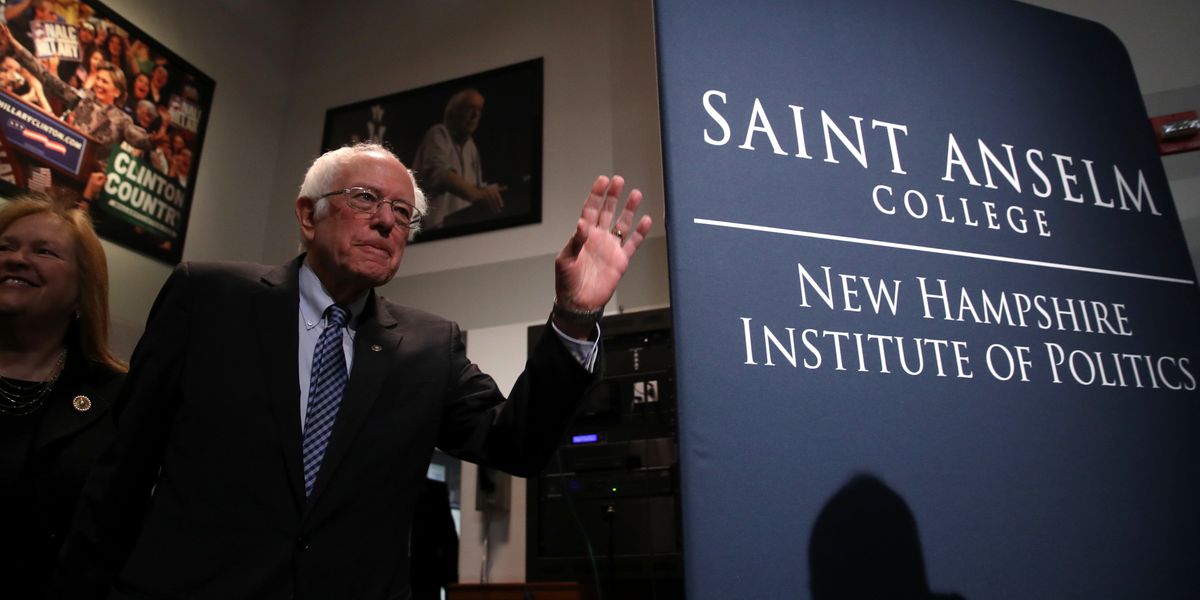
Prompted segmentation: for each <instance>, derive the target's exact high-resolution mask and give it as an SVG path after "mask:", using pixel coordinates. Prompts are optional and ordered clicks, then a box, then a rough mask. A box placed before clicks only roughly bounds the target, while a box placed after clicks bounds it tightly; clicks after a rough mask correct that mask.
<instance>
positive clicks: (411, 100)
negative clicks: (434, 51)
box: [321, 58, 542, 242]
mask: <svg viewBox="0 0 1200 600" xmlns="http://www.w3.org/2000/svg"><path fill="white" fill-rule="evenodd" d="M485 107H486V109H485ZM365 141H373V142H377V143H381V144H384V145H385V146H387V147H388V148H390V149H391V150H392V151H393V152H395V153H396V155H397V156H399V157H400V160H401V161H403V162H404V164H406V165H408V166H409V168H411V169H413V171H414V172H415V173H416V176H417V182H418V184H419V185H420V186H421V189H423V190H424V191H425V197H426V198H427V199H428V201H429V210H428V214H427V215H425V219H424V221H423V222H422V225H421V232H420V233H419V234H417V236H416V238H415V239H414V241H415V242H422V241H426V240H437V239H445V238H451V237H456V236H460V235H467V234H472V233H479V232H482V231H492V230H496V229H503V228H506V227H514V226H517V225H526V224H529V223H540V222H541V220H542V59H540V58H539V59H535V60H530V61H526V62H523V63H518V64H515V65H510V66H507V67H502V68H499V69H493V70H491V71H485V72H483V73H477V74H475V75H468V76H466V77H459V78H458V79H452V80H449V81H443V82H441V83H436V84H433V85H429V86H425V87H422V88H418V89H414V90H408V91H404V92H398V93H395V94H391V95H388V96H383V97H380V98H372V99H370V100H363V101H361V102H355V103H354V104H348V105H346V106H339V107H337V108H332V109H330V110H329V111H328V112H327V113H326V114H325V133H324V136H323V139H322V141H321V148H322V150H323V151H324V150H332V149H334V148H337V147H339V146H343V145H346V144H351V143H356V142H365Z"/></svg>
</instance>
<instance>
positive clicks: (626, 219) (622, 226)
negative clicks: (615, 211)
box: [613, 189, 642, 237]
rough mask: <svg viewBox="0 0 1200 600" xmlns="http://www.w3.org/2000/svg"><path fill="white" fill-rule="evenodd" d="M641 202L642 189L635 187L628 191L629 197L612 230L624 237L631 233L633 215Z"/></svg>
mask: <svg viewBox="0 0 1200 600" xmlns="http://www.w3.org/2000/svg"><path fill="white" fill-rule="evenodd" d="M641 204H642V191H641V190H636V189H635V190H633V191H632V192H629V198H628V199H627V200H626V201H625V208H624V209H622V210H621V216H620V217H618V218H617V222H616V224H615V225H614V226H613V230H614V231H620V232H621V233H622V234H623V235H625V236H626V237H628V236H629V234H631V233H633V217H634V216H635V215H637V209H638V206H641Z"/></svg>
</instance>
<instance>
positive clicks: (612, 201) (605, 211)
mask: <svg viewBox="0 0 1200 600" xmlns="http://www.w3.org/2000/svg"><path fill="white" fill-rule="evenodd" d="M624 187H625V178H624V177H621V176H620V175H613V178H612V181H610V182H609V184H608V191H607V192H605V194H604V207H603V208H602V209H601V210H600V218H599V219H597V220H596V225H597V226H598V227H600V228H601V229H608V228H609V227H612V223H613V213H615V212H616V211H617V203H618V202H619V201H620V200H621V189H622V188H624Z"/></svg>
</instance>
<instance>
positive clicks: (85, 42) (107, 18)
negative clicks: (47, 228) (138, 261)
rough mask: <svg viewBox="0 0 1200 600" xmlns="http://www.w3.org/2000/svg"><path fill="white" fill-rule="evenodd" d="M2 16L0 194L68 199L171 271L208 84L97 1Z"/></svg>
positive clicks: (104, 230)
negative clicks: (5, 21) (28, 193)
mask: <svg viewBox="0 0 1200 600" xmlns="http://www.w3.org/2000/svg"><path fill="white" fill-rule="evenodd" d="M9 4H12V3H9ZM8 17H9V18H8V21H7V23H6V24H5V26H6V28H7V30H8V31H9V34H7V35H4V36H0V37H2V38H3V39H0V57H2V58H3V65H2V67H3V68H0V194H2V195H3V196H5V197H6V198H13V197H16V196H19V195H21V194H23V193H26V192H44V193H47V194H49V195H51V196H53V197H56V198H58V199H60V201H61V200H68V201H74V202H75V203H76V204H77V205H78V206H80V208H83V209H85V210H87V211H88V213H89V215H90V216H91V218H92V221H93V223H94V225H95V228H96V232H97V233H98V234H99V235H100V237H102V238H104V239H106V240H108V241H110V242H113V243H115V244H118V245H120V246H124V247H126V248H128V249H130V250H133V251H135V252H138V253H141V254H144V255H146V256H149V257H151V258H153V259H155V260H158V261H161V262H164V263H167V264H171V265H173V264H177V263H178V262H179V261H180V259H181V258H182V256H183V244H184V240H185V238H186V236H187V226H188V219H189V216H190V214H191V208H192V199H193V197H194V194H195V188H196V173H197V171H198V168H199V165H200V156H201V151H202V150H203V147H204V136H205V130H206V129H207V126H208V118H209V114H210V112H211V107H212V99H213V94H214V93H215V89H216V82H215V81H213V79H212V78H211V77H209V76H207V75H205V74H204V73H203V72H201V71H200V70H199V69H197V68H196V67H195V66H193V65H192V64H191V63H189V62H187V61H186V60H184V59H183V58H181V57H180V56H179V55H177V54H175V53H174V52H173V51H171V49H170V48H167V47H166V46H165V45H163V44H162V43H160V42H158V41H157V40H156V39H154V38H153V37H151V36H150V35H148V34H147V33H146V32H144V31H142V30H141V29H140V28H138V27H137V26H136V25H134V24H133V23H131V22H129V21H128V20H126V19H124V18H123V17H121V15H119V14H117V12H116V11H114V10H112V9H111V8H109V7H108V6H106V5H104V4H103V3H102V2H98V1H96V0H58V1H56V2H53V3H30V4H28V5H26V8H24V9H23V10H21V11H19V12H17V13H15V14H8ZM101 82H103V83H101Z"/></svg>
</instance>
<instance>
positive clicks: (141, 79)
mask: <svg viewBox="0 0 1200 600" xmlns="http://www.w3.org/2000/svg"><path fill="white" fill-rule="evenodd" d="M149 93H150V78H149V77H146V74H145V73H138V76H137V77H136V78H134V80H133V96H134V97H135V98H137V99H138V100H141V99H142V98H145V97H146V94H149Z"/></svg>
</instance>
